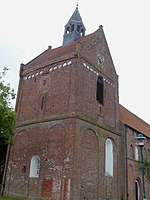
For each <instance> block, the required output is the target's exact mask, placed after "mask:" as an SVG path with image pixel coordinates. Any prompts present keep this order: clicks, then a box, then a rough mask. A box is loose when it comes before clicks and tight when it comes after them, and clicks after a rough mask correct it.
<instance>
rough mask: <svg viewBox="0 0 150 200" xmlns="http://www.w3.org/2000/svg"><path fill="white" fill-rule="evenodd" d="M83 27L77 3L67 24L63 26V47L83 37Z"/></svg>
mask: <svg viewBox="0 0 150 200" xmlns="http://www.w3.org/2000/svg"><path fill="white" fill-rule="evenodd" d="M85 30H86V29H85V26H84V24H83V22H82V18H81V16H80V13H79V9H78V2H77V6H76V9H75V11H74V13H73V14H72V16H71V18H70V19H69V21H68V23H67V24H66V25H65V33H64V40H63V45H64V46H65V45H67V44H69V43H72V42H75V41H76V40H78V39H79V38H80V37H81V36H84V35H85Z"/></svg>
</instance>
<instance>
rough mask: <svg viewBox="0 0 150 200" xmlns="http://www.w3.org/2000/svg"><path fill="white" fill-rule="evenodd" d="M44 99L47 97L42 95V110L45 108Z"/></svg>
mask: <svg viewBox="0 0 150 200" xmlns="http://www.w3.org/2000/svg"><path fill="white" fill-rule="evenodd" d="M44 100H45V97H44V96H42V100H41V110H43V108H44Z"/></svg>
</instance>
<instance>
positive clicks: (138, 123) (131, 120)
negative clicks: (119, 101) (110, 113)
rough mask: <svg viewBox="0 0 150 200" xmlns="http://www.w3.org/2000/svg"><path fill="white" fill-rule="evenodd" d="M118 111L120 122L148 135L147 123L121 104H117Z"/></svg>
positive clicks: (149, 132)
mask: <svg viewBox="0 0 150 200" xmlns="http://www.w3.org/2000/svg"><path fill="white" fill-rule="evenodd" d="M119 113H120V121H121V122H123V123H124V124H126V125H128V126H130V127H132V128H133V129H135V130H137V131H138V132H140V133H142V134H144V135H146V136H148V137H150V125H149V124H148V123H146V122H145V121H143V120H142V119H140V118H139V117H137V116H136V115H134V114H133V113H132V112H130V111H129V110H127V109H126V108H125V107H123V106H122V105H119Z"/></svg>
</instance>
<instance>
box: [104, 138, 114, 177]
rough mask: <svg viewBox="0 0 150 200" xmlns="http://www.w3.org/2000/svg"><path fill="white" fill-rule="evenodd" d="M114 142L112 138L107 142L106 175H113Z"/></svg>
mask: <svg viewBox="0 0 150 200" xmlns="http://www.w3.org/2000/svg"><path fill="white" fill-rule="evenodd" d="M113 157H114V156H113V143H112V140H111V139H107V140H106V142H105V175H106V176H113V165H114V159H113Z"/></svg>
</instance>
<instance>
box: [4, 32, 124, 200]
mask: <svg viewBox="0 0 150 200" xmlns="http://www.w3.org/2000/svg"><path fill="white" fill-rule="evenodd" d="M95 42H96V43H95ZM101 45H102V46H101ZM94 48H95V49H96V50H95V51H94ZM76 53H77V52H76ZM76 53H75V52H74V54H76ZM100 53H101V54H103V55H104V56H105V68H104V69H100V68H99V66H98V65H97V56H98V54H100ZM71 55H72V56H73V53H71ZM67 57H68V59H67ZM64 59H67V60H64ZM52 61H53V62H52ZM54 61H55V62H54ZM41 71H42V72H41ZM37 72H38V73H39V74H38V75H37ZM40 72H41V73H40ZM33 74H34V75H33ZM98 76H101V77H102V78H103V81H104V105H99V103H98V102H97V100H96V87H97V78H98ZM100 110H101V111H100ZM16 124H17V130H16V135H15V137H14V145H13V146H12V148H11V152H10V159H9V166H8V171H7V180H6V189H5V193H6V194H9V195H14V196H17V195H18V196H22V197H30V198H33V199H35V198H43V199H44V198H49V199H54V200H73V199H74V200H79V199H81V200H84V199H86V200H87V199H88V200H89V199H92V200H98V199H104V198H106V199H112V200H113V199H114V200H116V199H119V198H120V196H121V194H122V188H123V186H122V176H121V174H122V169H121V166H122V165H123V164H122V162H121V161H122V152H121V150H120V146H121V144H122V142H121V137H120V136H121V133H119V117H118V77H117V75H116V72H115V69H114V66H113V63H112V60H111V56H110V53H109V50H108V48H107V44H106V41H105V38H104V35H103V32H102V30H100V31H99V32H95V33H94V34H93V35H92V36H91V40H88V41H86V39H85V41H83V48H82V49H80V52H78V56H76V55H75V57H74V58H72V59H70V53H68V54H67V53H66V54H64V55H63V56H60V57H57V56H56V57H55V58H54V59H52V60H51V61H44V62H43V63H41V64H37V65H35V66H26V67H24V68H23V71H22V72H21V81H20V90H19V98H18V103H17V122H16ZM107 138H110V139H111V140H112V142H113V147H114V148H113V149H114V152H113V155H114V176H113V177H109V176H105V141H106V139H107ZM34 155H38V156H39V157H40V174H39V178H29V170H30V160H31V158H32V156H34Z"/></svg>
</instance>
